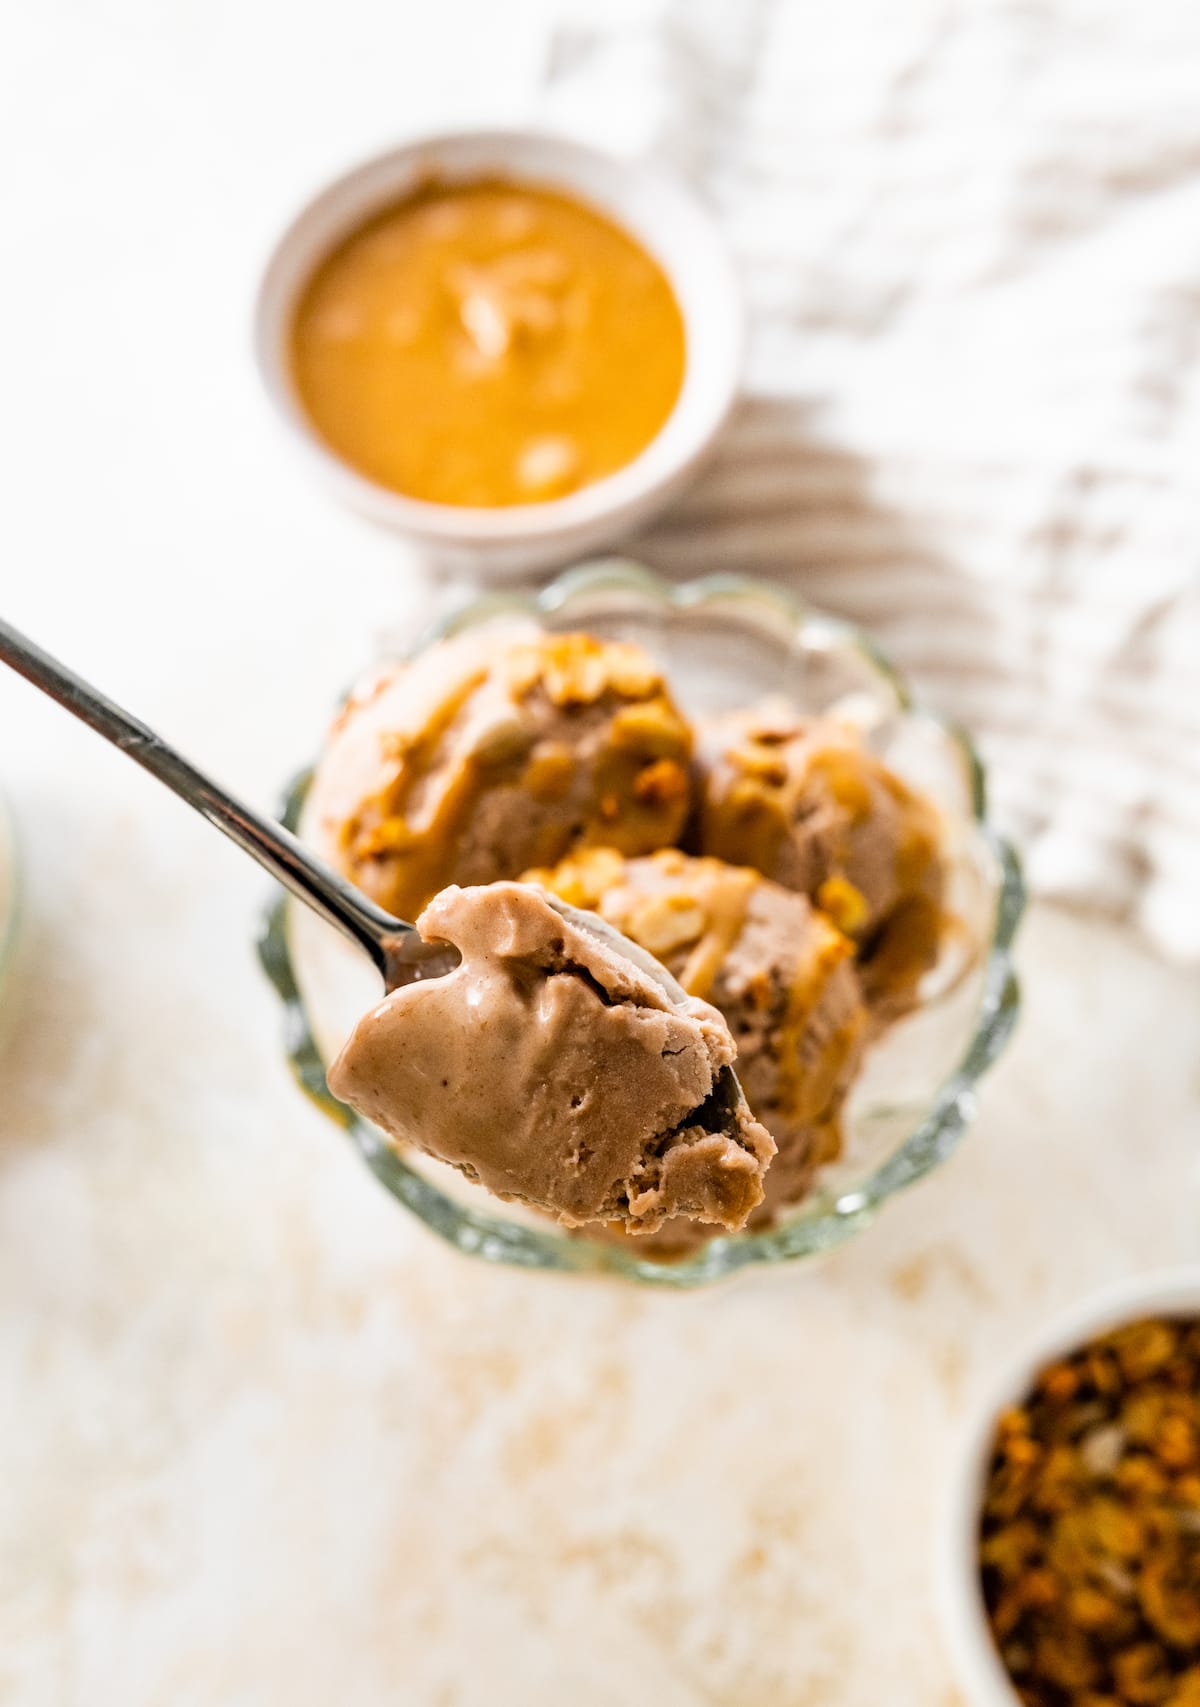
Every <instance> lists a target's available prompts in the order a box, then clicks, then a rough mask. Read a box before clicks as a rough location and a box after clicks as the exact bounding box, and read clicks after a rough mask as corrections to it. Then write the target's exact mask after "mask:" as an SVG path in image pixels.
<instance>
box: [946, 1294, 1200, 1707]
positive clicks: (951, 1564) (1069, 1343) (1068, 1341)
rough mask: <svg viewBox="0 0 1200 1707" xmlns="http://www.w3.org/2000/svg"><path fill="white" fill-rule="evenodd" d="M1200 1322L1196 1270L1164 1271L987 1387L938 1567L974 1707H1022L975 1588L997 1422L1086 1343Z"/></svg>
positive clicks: (954, 1652)
mask: <svg viewBox="0 0 1200 1707" xmlns="http://www.w3.org/2000/svg"><path fill="white" fill-rule="evenodd" d="M1191 1315H1200V1266H1190V1267H1186V1268H1177V1269H1167V1270H1162V1271H1160V1272H1158V1273H1157V1274H1149V1275H1141V1276H1138V1277H1137V1278H1135V1279H1133V1280H1127V1281H1122V1282H1120V1283H1118V1284H1117V1285H1114V1286H1111V1287H1107V1288H1106V1289H1105V1290H1104V1291H1103V1292H1100V1293H1097V1294H1095V1295H1094V1296H1093V1297H1091V1298H1089V1299H1087V1300H1085V1301H1084V1302H1083V1303H1081V1304H1078V1305H1076V1306H1075V1307H1074V1308H1073V1309H1071V1310H1069V1311H1067V1312H1066V1313H1065V1314H1063V1315H1061V1316H1059V1317H1058V1318H1057V1319H1056V1320H1055V1321H1054V1322H1052V1323H1051V1324H1050V1325H1049V1326H1048V1327H1047V1328H1046V1329H1045V1330H1044V1331H1043V1332H1042V1333H1040V1334H1039V1335H1038V1336H1037V1337H1036V1339H1035V1340H1034V1341H1033V1342H1032V1343H1031V1344H1030V1345H1028V1346H1027V1347H1026V1348H1025V1349H1024V1350H1023V1351H1022V1353H1021V1356H1020V1357H1019V1358H1017V1359H1015V1360H1014V1361H1013V1362H1012V1363H1010V1364H1009V1365H1008V1366H1007V1367H1006V1368H1005V1370H1004V1372H1003V1374H1002V1376H1001V1377H1000V1378H999V1379H998V1380H996V1381H995V1382H993V1383H991V1384H990V1386H989V1390H988V1391H987V1393H985V1395H984V1396H983V1402H982V1403H980V1405H979V1407H978V1409H977V1410H976V1411H975V1412H974V1413H973V1415H972V1419H971V1423H970V1426H969V1427H968V1429H967V1432H966V1436H965V1439H964V1443H963V1447H962V1451H961V1454H960V1457H959V1459H958V1461H957V1463H956V1464H955V1466H954V1474H953V1477H952V1480H951V1484H950V1488H949V1493H948V1498H947V1501H946V1509H945V1513H944V1519H943V1523H942V1526H941V1532H940V1535H939V1554H940V1556H939V1558H938V1560H937V1574H938V1599H939V1602H940V1607H941V1614H942V1623H943V1627H944V1630H945V1636H946V1642H947V1645H948V1647H949V1650H950V1656H951V1660H952V1662H953V1665H954V1669H955V1672H956V1673H957V1677H958V1682H959V1686H960V1688H961V1689H962V1691H963V1694H964V1696H965V1698H966V1700H967V1701H968V1702H969V1703H970V1704H971V1707H1020V1702H1019V1698H1018V1696H1017V1692H1016V1690H1015V1689H1014V1688H1013V1686H1012V1683H1011V1681H1010V1679H1009V1676H1008V1673H1007V1671H1006V1670H1005V1668H1004V1662H1003V1661H1002V1660H1001V1658H1000V1655H999V1653H998V1652H997V1650H996V1645H995V1643H994V1641H993V1640H992V1634H991V1630H990V1629H989V1627H988V1622H987V1613H986V1610H985V1608H984V1604H983V1595H982V1593H981V1592H980V1585H979V1562H978V1551H979V1544H978V1537H979V1513H980V1506H981V1503H982V1499H983V1490H984V1480H985V1477H986V1475H987V1470H988V1465H989V1462H990V1458H991V1449H992V1443H993V1441H994V1439H995V1434H996V1422H997V1418H998V1417H999V1415H1000V1413H1001V1412H1002V1411H1003V1410H1005V1409H1007V1407H1008V1406H1010V1405H1015V1404H1019V1403H1020V1402H1021V1400H1022V1399H1024V1398H1025V1396H1026V1395H1027V1394H1028V1392H1029V1391H1030V1389H1031V1387H1032V1386H1033V1383H1034V1381H1035V1379H1036V1377H1037V1375H1038V1373H1039V1372H1040V1371H1041V1370H1042V1369H1044V1368H1045V1367H1046V1365H1047V1364H1049V1363H1053V1362H1054V1361H1055V1359H1057V1358H1059V1357H1063V1356H1066V1355H1067V1354H1068V1353H1069V1352H1072V1351H1077V1350H1078V1349H1079V1348H1080V1347H1081V1346H1082V1345H1084V1344H1086V1342H1087V1341H1088V1340H1091V1339H1095V1338H1096V1337H1097V1336H1098V1335H1100V1334H1105V1333H1108V1332H1109V1331H1110V1329H1113V1328H1118V1327H1120V1326H1121V1325H1122V1323H1125V1322H1132V1321H1136V1320H1137V1319H1138V1318H1139V1317H1141V1316H1191Z"/></svg>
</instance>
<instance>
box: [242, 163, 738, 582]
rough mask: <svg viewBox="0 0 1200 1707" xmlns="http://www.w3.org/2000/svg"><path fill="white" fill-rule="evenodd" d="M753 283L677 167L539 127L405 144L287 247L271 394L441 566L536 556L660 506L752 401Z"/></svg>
mask: <svg viewBox="0 0 1200 1707" xmlns="http://www.w3.org/2000/svg"><path fill="white" fill-rule="evenodd" d="M743 327H744V316H743V310H742V300H741V290H740V286H739V283H738V280H737V277H736V274H735V272H734V268H733V265H732V262H731V260H730V257H729V255H728V253H727V250H726V247H725V243H724V239H723V237H722V235H721V232H720V229H719V228H718V226H717V224H716V221H715V220H714V219H713V218H712V216H711V215H710V214H709V212H708V211H707V210H706V209H705V207H704V206H703V205H702V203H701V202H700V201H699V200H698V199H697V197H696V196H695V195H694V193H693V192H692V191H691V190H690V189H689V188H688V186H687V185H686V184H685V183H684V182H683V181H682V180H680V179H677V178H676V177H675V176H674V175H673V174H672V173H671V172H670V171H669V170H667V169H666V168H665V167H662V166H659V165H656V164H653V163H651V162H649V161H644V160H638V161H633V160H624V159H621V158H619V157H617V156H614V155H609V154H605V153H603V152H601V151H600V150H597V149H592V148H588V147H585V146H583V145H581V144H579V143H577V142H573V141H569V140H567V139H566V138H564V137H558V136H553V135H549V134H544V133H539V132H533V131H529V132H520V131H486V132H485V131H478V132H472V131H463V132H458V133H455V134H450V135H445V136H436V137H429V138H426V139H423V140H419V141H415V142H410V143H406V144H403V145H402V146H400V147H399V148H396V149H393V150H392V151H390V152H389V153H386V154H382V155H379V156H377V157H376V158H374V159H372V160H368V161H366V162H365V163H364V164H363V165H362V166H360V167H358V168H356V169H355V170H353V171H351V172H348V173H346V174H345V175H344V176H343V177H340V178H337V179H335V180H334V181H333V182H332V183H330V184H329V185H328V186H327V187H326V188H325V189H323V190H322V191H321V192H320V193H319V194H318V195H316V196H315V197H314V198H313V199H312V200H311V201H310V202H308V203H307V204H306V205H305V206H304V207H303V208H302V209H301V210H300V212H299V213H298V214H297V216H296V217H295V219H294V220H293V221H292V223H291V224H290V225H289V226H288V227H287V228H286V230H285V231H284V233H283V235H282V236H281V238H280V239H279V241H278V243H277V244H276V246H275V249H274V252H273V254H272V256H271V259H270V261H269V263H268V265H267V267H266V269H265V272H264V275H263V280H262V284H261V286H260V290H259V296H258V303H257V308H256V324H255V343H256V350H257V357H258V364H259V369H260V372H261V375H262V378H263V381H264V384H265V386H266V389H267V392H268V395H269V397H270V399H271V401H272V403H273V404H274V406H275V408H276V410H277V411H278V413H279V415H280V417H281V419H282V421H283V424H284V425H285V427H286V428H287V429H288V433H289V436H290V437H291V440H292V442H293V444H294V445H295V446H297V447H298V448H299V449H300V450H301V451H302V452H303V454H304V457H305V460H306V462H307V465H308V467H309V469H310V470H311V471H312V472H313V473H315V474H317V475H318V477H319V478H320V479H321V480H322V481H323V483H324V484H325V485H326V486H327V487H328V488H329V489H330V490H331V491H332V492H333V493H334V495H335V496H337V497H340V498H341V499H343V500H344V501H345V502H347V503H349V504H351V505H352V506H353V507H354V508H355V509H357V510H359V511H360V512H361V513H363V514H365V515H367V516H368V517H370V518H371V519H372V520H374V521H377V522H379V523H381V524H382V525H384V526H386V527H388V528H391V529H393V530H394V531H395V532H397V533H399V534H401V535H403V536H405V537H406V538H408V539H409V540H410V541H412V542H413V543H414V544H415V545H417V546H418V547H420V548H421V550H422V551H423V553H424V554H425V555H426V556H427V557H429V558H432V559H434V560H435V561H436V562H437V563H438V564H439V565H440V566H447V567H453V568H457V569H462V570H469V571H471V572H473V573H476V574H486V573H491V574H497V575H501V574H511V573H514V572H519V573H522V574H527V573H528V572H529V571H530V570H532V569H536V568H540V567H544V566H547V565H549V564H554V563H565V562H568V561H570V560H571V559H573V558H579V557H580V556H582V555H583V554H584V553H586V552H587V551H590V550H594V549H596V548H598V547H602V546H605V545H609V544H611V543H613V542H614V541H615V540H616V539H618V538H619V537H621V535H622V534H625V533H628V532H629V531H631V530H632V529H633V528H635V527H638V526H640V525H643V524H644V523H646V522H647V521H648V520H649V519H650V518H651V517H652V516H653V515H654V513H655V512H656V511H658V510H659V509H661V508H662V507H663V506H664V505H665V504H666V503H667V502H668V501H669V500H670V498H671V497H672V496H673V495H674V494H675V493H676V492H677V491H678V490H679V489H680V488H681V487H682V486H683V485H684V483H685V482H686V481H687V480H688V479H689V478H690V477H691V476H692V474H693V473H694V472H695V470H696V468H697V466H698V464H699V461H700V458H701V457H702V456H703V455H704V453H705V452H706V451H707V450H708V449H709V447H710V445H711V444H712V442H713V440H714V438H715V437H716V434H717V432H718V431H719V429H720V427H721V426H722V424H723V422H724V421H725V419H726V417H727V415H728V413H729V411H730V408H731V407H732V405H733V402H734V400H735V398H736V395H737V390H738V386H739V383H740V379H741V367H742V352H743Z"/></svg>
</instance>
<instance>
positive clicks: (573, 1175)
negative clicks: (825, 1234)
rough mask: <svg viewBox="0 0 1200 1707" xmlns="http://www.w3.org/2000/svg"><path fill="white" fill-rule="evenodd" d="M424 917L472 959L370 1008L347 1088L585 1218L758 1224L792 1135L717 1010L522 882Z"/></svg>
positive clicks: (462, 1165) (503, 1180) (379, 1121)
mask: <svg viewBox="0 0 1200 1707" xmlns="http://www.w3.org/2000/svg"><path fill="white" fill-rule="evenodd" d="M418 923H419V926H420V930H421V934H422V935H423V936H424V937H425V938H426V939H427V940H430V941H439V942H448V943H451V944H453V946H454V947H456V948H457V949H458V950H459V952H460V953H461V955H462V960H461V962H460V964H459V965H458V966H457V967H456V968H455V970H454V971H453V972H450V973H448V974H446V976H444V977H441V978H432V979H429V980H426V981H424V982H421V983H417V984H412V985H408V986H407V987H405V988H402V989H398V990H394V991H393V992H392V993H391V995H389V996H388V997H387V998H386V1000H385V1001H383V1002H382V1003H381V1004H380V1005H379V1006H378V1007H377V1008H375V1009H373V1010H372V1011H371V1012H370V1013H369V1014H367V1015H366V1016H365V1017H364V1018H363V1019H362V1020H360V1022H359V1024H358V1025H357V1027H356V1028H355V1030H354V1032H353V1034H352V1035H351V1037H350V1039H349V1041H348V1042H347V1044H346V1046H345V1048H344V1049H343V1050H342V1053H341V1054H340V1056H339V1057H338V1059H337V1060H336V1061H335V1062H334V1063H333V1065H332V1067H330V1069H329V1074H328V1079H329V1086H330V1089H331V1090H332V1091H333V1093H334V1095H335V1096H338V1097H340V1098H341V1099H342V1100H343V1101H345V1102H348V1103H349V1104H351V1106H352V1107H354V1108H356V1109H357V1110H358V1111H359V1112H360V1113H361V1114H363V1115H365V1116H366V1117H367V1119H369V1120H372V1121H374V1122H375V1124H376V1125H377V1126H380V1127H382V1129H383V1130H384V1131H385V1132H387V1133H389V1134H391V1135H392V1136H393V1137H394V1138H397V1139H399V1140H401V1141H402V1142H404V1143H409V1144H413V1145H416V1146H417V1147H418V1148H420V1149H422V1150H425V1151H427V1152H428V1153H429V1154H430V1155H432V1156H435V1157H437V1158H438V1159H439V1160H441V1161H444V1162H448V1163H450V1164H451V1165H452V1166H453V1167H456V1168H458V1169H460V1170H461V1172H463V1173H464V1174H466V1175H467V1176H468V1178H470V1179H473V1180H476V1181H478V1182H479V1183H480V1184H482V1185H484V1186H486V1187H487V1188H488V1190H489V1191H492V1192H494V1193H495V1194H496V1195H497V1196H498V1197H502V1198H510V1199H515V1200H518V1201H521V1202H524V1203H528V1204H531V1205H533V1206H534V1207H536V1208H539V1209H543V1210H547V1211H549V1212H550V1213H551V1214H553V1215H556V1216H557V1217H558V1218H559V1219H560V1220H563V1221H565V1222H568V1223H570V1224H578V1223H581V1222H587V1221H607V1222H613V1221H616V1222H621V1223H622V1224H624V1225H625V1226H626V1227H627V1228H628V1229H629V1230H630V1231H633V1232H647V1233H649V1232H653V1231H654V1230H655V1229H656V1228H658V1227H660V1226H661V1225H662V1223H663V1221H664V1220H665V1219H667V1218H668V1217H672V1216H688V1217H693V1218H696V1219H699V1220H702V1221H706V1222H711V1223H716V1224H718V1225H720V1226H724V1227H729V1228H735V1227H740V1226H742V1225H743V1224H744V1222H745V1220H746V1217H747V1216H748V1215H749V1214H750V1211H751V1210H752V1209H753V1208H754V1207H755V1205H756V1204H758V1203H760V1202H761V1201H762V1195H763V1171H764V1169H765V1168H766V1166H767V1163H768V1162H769V1161H770V1159H771V1157H772V1156H773V1155H774V1153H775V1145H774V1143H773V1141H772V1139H771V1137H770V1135H769V1134H768V1133H767V1131H766V1130H765V1128H763V1127H762V1126H760V1125H759V1124H758V1122H757V1121H756V1120H754V1119H753V1118H752V1116H751V1115H750V1112H749V1110H748V1109H747V1108H746V1106H745V1103H744V1102H742V1101H741V1100H740V1098H739V1097H738V1096H737V1091H736V1082H735V1081H734V1080H733V1077H732V1075H731V1073H730V1071H729V1066H730V1063H731V1062H732V1060H733V1057H734V1045H733V1040H732V1038H731V1037H730V1034H729V1029H728V1027H727V1026H726V1024H725V1022H724V1021H723V1020H722V1018H721V1016H720V1015H719V1014H718V1013H717V1011H716V1010H715V1008H712V1007H710V1006H709V1005H708V1004H707V1003H706V1002H700V1001H695V1000H692V999H688V1000H686V1001H684V1002H682V1003H676V1002H674V1001H673V1000H672V999H671V997H670V996H669V995H668V994H667V992H666V991H665V990H664V989H663V988H662V986H661V985H660V984H659V983H658V982H657V981H656V980H655V979H654V978H653V977H651V976H650V975H649V974H648V973H647V972H645V971H643V970H642V969H641V968H640V967H639V966H637V965H636V964H634V962H632V961H631V960H628V959H626V958H625V957H624V956H623V955H622V954H621V953H619V952H618V951H617V950H615V949H614V948H613V947H612V946H611V944H609V943H608V942H606V941H603V940H599V939H598V938H596V937H594V936H592V935H591V934H590V933H589V932H585V931H583V930H581V929H579V928H578V927H577V926H576V925H574V924H573V923H571V922H570V921H569V920H568V919H565V918H564V917H563V916H562V915H561V914H560V913H559V912H557V911H556V910H555V909H554V907H553V906H552V905H551V903H550V901H549V900H548V899H547V897H546V896H545V895H544V894H543V893H542V892H541V891H540V890H538V889H535V888H532V887H527V886H525V885H522V884H518V883H493V884H488V885H486V886H482V887H478V888H471V889H458V888H451V889H447V890H445V891H444V892H443V893H442V894H440V895H439V896H438V897H437V898H436V900H435V901H434V902H433V903H432V904H431V905H430V906H429V907H427V908H426V910H425V912H424V913H423V914H422V916H421V918H420V920H419V921H418Z"/></svg>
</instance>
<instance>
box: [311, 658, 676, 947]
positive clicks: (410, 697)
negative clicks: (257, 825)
mask: <svg viewBox="0 0 1200 1707" xmlns="http://www.w3.org/2000/svg"><path fill="white" fill-rule="evenodd" d="M691 751H692V736H691V731H690V729H689V727H688V725H687V724H686V723H685V721H684V720H683V718H682V717H681V715H680V714H679V712H678V711H677V709H676V707H675V705H674V702H673V701H672V699H671V696H670V693H669V692H668V690H667V688H666V685H665V683H664V681H663V678H662V674H661V672H660V671H659V669H658V667H657V665H655V664H654V663H653V662H652V660H651V659H650V658H648V657H647V655H646V654H645V653H644V652H643V651H642V650H641V648H640V647H637V646H632V645H626V644H622V643H617V642H611V641H601V640H595V639H593V638H591V637H590V636H588V635H583V634H564V635H547V634H541V633H539V632H537V631H536V630H529V631H528V632H527V634H526V635H525V636H523V637H520V638H514V637H513V636H512V634H511V633H510V634H509V635H508V636H507V637H500V636H498V635H497V634H496V633H494V632H491V631H489V630H482V631H471V632H468V633H465V634H463V635H461V636H458V637H455V638H453V639H450V640H446V641H443V642H442V643H441V644H440V645H438V646H435V647H433V648H431V649H430V650H428V651H426V652H423V653H422V654H420V656H419V657H417V658H416V659H414V660H413V661H412V662H410V663H405V664H396V665H393V666H391V667H390V668H387V669H385V670H383V671H382V672H381V673H380V674H379V675H377V676H376V677H375V679H374V680H373V681H372V682H370V683H369V684H368V685H366V686H365V687H364V688H363V689H362V690H361V691H360V692H358V693H357V694H355V695H354V696H353V697H352V698H351V699H350V701H349V702H348V703H347V705H346V706H345V708H344V709H343V711H342V713H341V715H340V716H339V718H338V719H337V721H336V723H335V724H334V727H333V730H332V732H331V735H330V738H329V741H328V744H327V746H326V749H325V752H324V754H323V756H322V758H321V760H320V763H319V764H318V766H317V771H316V775H315V777H314V780H313V789H312V796H311V802H310V806H311V818H312V821H313V823H314V824H315V826H316V835H317V838H318V840H319V842H320V844H321V848H322V851H323V852H324V853H325V855H326V856H327V857H328V858H330V859H331V860H332V862H333V863H334V864H336V865H337V866H338V867H339V868H340V869H341V870H342V871H343V872H344V873H345V874H346V876H347V877H349V878H350V880H351V881H352V882H354V883H355V884H357V885H358V886H359V887H360V888H362V889H364V890H366V892H367V893H368V894H369V895H371V896H372V897H373V898H374V899H375V900H376V901H378V902H379V903H380V905H381V906H383V907H386V908H387V909H388V910H389V911H390V912H392V913H395V914H398V915H399V916H400V917H401V918H407V919H412V918H415V917H416V915H417V913H418V912H420V910H421V908H422V907H424V906H425V904H426V903H427V902H428V901H429V900H430V899H431V898H432V897H433V895H434V894H436V893H437V891H438V890H439V889H442V888H444V887H445V886H446V885H447V884H451V883H459V884H476V883H489V882H493V881H495V880H496V879H503V878H515V877H519V876H520V874H521V872H522V871H524V870H525V869H526V868H527V867H528V866H531V865H547V864H552V863H553V862H554V861H556V860H558V859H560V858H562V856H563V855H564V854H565V853H567V852H568V850H570V849H571V848H573V847H576V846H586V845H589V844H595V843H598V842H603V843H605V844H606V845H608V846H612V847H616V848H619V849H620V850H621V851H622V852H624V853H629V854H638V853H648V852H650V851H651V850H652V849H654V848H658V847H663V846H666V845H667V844H668V843H670V842H672V841H674V840H676V839H677V838H678V836H679V835H680V833H681V831H682V829H683V826H684V823H685V820H686V818H687V816H688V813H689V810H690V805H691V799H690V778H689V767H690V760H691Z"/></svg>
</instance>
